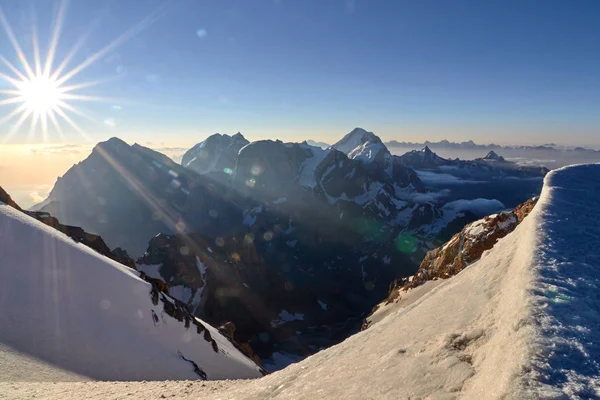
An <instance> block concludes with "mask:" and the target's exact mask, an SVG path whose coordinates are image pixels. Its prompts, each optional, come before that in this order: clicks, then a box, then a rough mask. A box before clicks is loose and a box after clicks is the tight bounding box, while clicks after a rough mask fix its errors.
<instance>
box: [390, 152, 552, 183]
mask: <svg viewBox="0 0 600 400" xmlns="http://www.w3.org/2000/svg"><path fill="white" fill-rule="evenodd" d="M399 160H400V162H401V163H402V164H403V165H405V166H407V167H409V168H412V169H415V170H425V171H437V172H440V173H445V174H450V175H455V176H459V177H470V178H478V179H495V178H502V177H519V178H528V177H531V178H535V177H544V176H545V175H546V174H547V173H548V172H549V170H548V169H547V168H545V167H539V166H523V165H519V164H517V163H514V162H511V161H507V160H506V159H504V157H502V156H500V155H498V153H496V152H495V151H493V150H491V151H489V152H488V153H487V155H486V156H485V157H481V158H476V159H474V160H461V159H458V158H456V159H454V160H451V159H446V158H443V157H440V156H438V155H437V154H435V153H434V152H433V151H431V149H430V148H429V147H428V146H425V147H424V148H423V149H422V150H413V151H410V152H408V153H406V154H404V155H402V156H399Z"/></svg>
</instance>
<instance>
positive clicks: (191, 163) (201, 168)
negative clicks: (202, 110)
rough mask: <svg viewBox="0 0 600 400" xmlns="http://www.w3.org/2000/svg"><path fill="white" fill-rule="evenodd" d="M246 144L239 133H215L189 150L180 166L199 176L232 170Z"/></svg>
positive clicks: (246, 141)
mask: <svg viewBox="0 0 600 400" xmlns="http://www.w3.org/2000/svg"><path fill="white" fill-rule="evenodd" d="M248 143H249V142H248V140H246V138H245V137H244V136H243V135H242V134H241V133H240V132H238V133H236V134H235V135H232V136H229V135H222V134H220V133H215V134H214V135H211V136H209V137H208V138H206V139H205V140H204V141H202V142H200V143H198V144H196V145H195V146H194V147H192V148H191V149H189V150H188V151H187V152H186V153H185V154H184V155H183V158H182V160H181V164H182V165H183V166H184V167H187V168H190V169H192V170H194V171H195V172H198V173H200V174H206V173H209V172H215V171H223V170H225V169H229V170H233V168H234V167H235V159H236V157H237V154H238V152H239V151H240V149H241V148H242V147H244V146H245V145H247V144H248Z"/></svg>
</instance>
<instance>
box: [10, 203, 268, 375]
mask: <svg viewBox="0 0 600 400" xmlns="http://www.w3.org/2000/svg"><path fill="white" fill-rule="evenodd" d="M0 277H2V279H1V280H0V358H1V359H2V360H3V361H2V362H0V366H1V367H2V368H3V369H4V368H6V369H11V372H10V375H11V376H13V377H14V376H23V377H27V379H30V378H31V377H32V376H36V375H37V374H38V373H40V368H42V367H40V365H42V364H43V365H44V366H47V364H52V365H54V366H56V367H58V368H57V371H55V372H56V373H57V374H60V373H61V372H60V371H61V370H62V371H71V372H73V373H75V374H78V375H82V376H85V377H88V378H92V379H100V380H165V379H200V378H201V377H202V378H206V379H227V378H254V377H258V376H261V374H260V372H259V367H258V366H256V365H255V364H254V363H253V362H252V361H251V360H249V359H248V358H247V357H245V356H244V355H242V353H240V352H239V351H238V350H237V349H236V348H235V347H234V346H233V345H232V344H231V343H230V342H229V341H228V339H226V338H225V337H223V336H221V335H220V334H219V333H218V332H217V331H216V329H214V328H212V327H210V326H209V325H208V324H205V323H203V322H201V321H199V320H197V321H195V322H194V321H191V320H190V323H191V325H190V324H188V326H189V328H186V327H185V325H184V322H180V321H178V320H176V319H175V318H173V317H171V316H170V314H169V312H168V309H171V310H172V309H175V307H174V305H173V303H172V300H170V299H169V298H168V297H166V296H164V295H163V294H162V293H155V296H156V297H155V299H153V298H152V296H151V295H150V293H151V285H150V284H149V283H147V282H145V281H143V280H141V279H140V278H138V277H137V276H136V273H135V272H134V271H133V270H130V269H128V268H127V267H125V266H122V265H121V264H118V263H116V262H113V261H112V260H109V259H108V258H105V257H103V256H101V255H99V254H98V253H96V252H94V251H93V250H91V249H90V248H88V247H86V246H84V245H82V244H77V243H75V242H74V241H73V240H71V239H70V238H69V237H67V236H65V235H63V234H62V233H60V232H58V231H56V230H54V229H52V228H50V227H48V226H46V225H44V224H42V223H40V222H38V221H36V220H34V219H32V218H30V217H28V216H26V215H24V214H23V213H21V212H19V211H17V210H15V209H13V208H11V207H9V206H6V205H3V204H1V205H0ZM201 327H202V328H201ZM184 357H185V359H187V360H189V361H186V360H185V359H184ZM19 358H25V359H27V360H30V359H33V360H35V359H39V360H40V362H36V361H32V362H23V363H20V362H15V361H14V360H17V359H19ZM10 360H13V361H10ZM194 363H196V365H197V367H198V368H195V366H194ZM15 364H16V365H19V366H20V367H21V368H22V371H20V374H16V373H15V370H14V366H15ZM11 366H12V367H11ZM42 369H44V370H45V367H44V368H42ZM48 373H49V372H47V371H46V372H44V374H46V375H47V374H48ZM203 374H205V376H203ZM0 376H3V377H4V378H6V377H7V376H9V373H8V371H0ZM6 379H7V378H6Z"/></svg>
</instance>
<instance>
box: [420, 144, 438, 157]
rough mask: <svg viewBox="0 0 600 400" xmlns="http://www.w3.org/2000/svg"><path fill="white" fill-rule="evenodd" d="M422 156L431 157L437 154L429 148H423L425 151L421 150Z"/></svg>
mask: <svg viewBox="0 0 600 400" xmlns="http://www.w3.org/2000/svg"><path fill="white" fill-rule="evenodd" d="M421 154H422V155H423V156H429V155H431V154H434V155H435V153H434V152H433V151H431V149H430V148H429V146H425V147H423V149H421Z"/></svg>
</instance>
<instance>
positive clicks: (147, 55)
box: [0, 0, 600, 146]
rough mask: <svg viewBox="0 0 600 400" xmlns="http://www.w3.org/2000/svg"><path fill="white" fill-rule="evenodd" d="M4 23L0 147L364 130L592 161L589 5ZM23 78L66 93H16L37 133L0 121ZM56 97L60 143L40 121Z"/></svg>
mask: <svg viewBox="0 0 600 400" xmlns="http://www.w3.org/2000/svg"><path fill="white" fill-rule="evenodd" d="M1 11H2V17H3V18H2V21H1V22H2V25H3V27H4V31H5V32H4V35H6V36H5V37H7V38H8V39H11V40H12V39H14V40H12V41H11V40H5V41H3V42H2V43H0V54H2V56H3V60H2V61H3V64H2V65H1V67H0V72H1V73H2V75H1V76H0V78H2V79H0V81H2V86H3V87H2V88H0V89H3V90H2V92H3V93H4V95H5V97H6V98H5V99H4V100H3V102H2V108H1V109H0V111H1V112H5V113H6V114H5V115H4V117H1V119H0V120H1V121H2V124H0V141H2V142H4V143H21V144H22V143H77V144H80V143H87V144H93V143H96V142H99V141H101V140H103V139H106V138H108V137H112V136H118V137H122V138H124V139H125V140H127V141H135V142H139V143H142V142H144V141H151V142H165V143H171V144H173V143H193V142H198V139H197V138H198V137H199V136H202V137H205V136H208V135H209V134H212V133H213V132H230V133H235V132H237V131H242V132H245V136H246V137H247V138H248V139H249V140H252V141H254V140H258V139H267V138H271V139H275V138H276V139H281V140H283V141H301V140H302V139H306V138H311V139H313V140H316V141H324V142H327V143H332V142H335V141H336V140H337V138H339V133H340V132H344V131H347V130H348V128H347V127H349V126H367V127H368V128H365V129H367V130H370V131H373V132H375V133H376V134H378V135H379V136H380V137H381V138H382V139H383V140H384V141H389V140H398V141H411V142H423V141H425V140H430V141H439V140H442V139H444V138H445V139H448V140H451V141H457V142H461V141H467V140H470V139H472V140H474V141H475V142H480V143H499V144H517V145H519V144H523V145H532V144H542V143H549V142H553V143H558V144H563V145H586V146H600V135H598V132H599V127H600V117H599V115H600V113H598V107H597V105H598V104H600V80H599V79H598V75H599V74H598V72H597V71H598V70H600V52H598V51H597V50H598V47H599V44H600V28H599V27H598V26H597V24H596V18H595V16H597V15H598V13H599V12H600V5H598V3H596V2H589V1H582V2H570V3H560V2H555V3H553V4H552V6H548V3H547V2H543V1H532V2H528V3H526V4H523V3H522V2H519V1H509V2H504V3H503V4H502V6H496V5H490V4H481V3H480V2H476V1H472V0H462V1H459V2H456V3H453V4H446V3H443V2H442V3H436V4H435V7H430V6H429V5H428V4H425V3H415V2H395V1H383V2H378V3H372V2H366V1H359V0H339V1H332V2H328V3H322V2H317V1H307V2H302V3H293V2H288V1H282V0H279V1H263V2H259V3H258V4H254V5H249V4H247V3H245V2H241V1H234V2H231V3H227V4H225V3H221V2H216V3H213V2H203V3H193V2H191V1H184V2H178V3H172V2H168V3H164V2H163V1H159V0H152V1H141V0H135V1H131V2H127V3H115V4H88V3H85V4H84V3H78V2H71V3H68V4H67V3H65V2H54V3H53V2H46V1H42V0H28V1H24V2H19V3H15V4H11V5H9V6H5V7H3V8H2V9H1ZM100 26H102V29H100ZM57 28H60V29H57ZM32 29H33V31H32ZM164 32H168V34H167V35H165V34H164ZM54 33H58V34H57V35H54ZM15 43H16V44H15ZM17 50H19V51H22V57H21V56H20V55H19V51H17ZM48 56H51V57H50V60H48ZM63 62H65V65H64V68H62V69H61V66H59V64H61V63H63ZM37 64H40V68H39V70H40V71H41V70H44V72H46V67H47V69H48V75H52V74H53V73H54V74H55V75H56V80H57V81H59V83H60V84H58V85H57V87H58V89H60V90H62V89H63V88H68V91H67V92H65V93H58V94H53V93H51V94H52V96H54V97H56V98H57V99H54V98H53V99H42V100H41V101H40V99H36V98H32V96H31V95H32V93H29V92H25V95H24V96H23V93H24V92H23V90H25V89H22V88H21V89H19V90H18V91H17V92H19V95H20V96H22V97H23V99H22V101H23V102H24V103H25V105H26V106H28V107H29V108H30V109H31V108H32V107H33V108H35V107H37V108H39V110H34V111H35V112H37V111H43V112H42V113H41V114H40V116H43V117H44V118H40V119H47V121H45V124H46V125H47V126H46V127H42V126H41V125H42V124H44V122H43V121H42V122H40V123H37V121H36V122H34V121H32V120H33V119H34V117H32V116H31V115H30V116H29V117H27V118H24V120H23V121H21V120H20V119H19V113H16V114H14V115H13V116H12V118H8V119H7V120H4V119H5V118H6V117H7V114H8V113H10V112H11V110H14V109H15V101H14V97H11V96H15V94H14V93H8V92H14V91H13V90H10V89H9V88H10V86H11V81H10V79H16V80H17V81H18V80H19V79H20V78H19V75H18V73H20V74H27V73H28V68H29V69H30V70H31V71H32V72H33V70H36V69H37V67H36V65H37ZM27 65H29V67H28V66H27ZM15 71H16V72H15ZM7 77H8V78H7ZM63 79H64V81H65V82H64V83H62V80H63ZM13 83H14V82H13ZM16 83H18V82H16ZM44 85H45V87H44V90H45V94H46V95H48V93H47V92H48V91H50V92H52V91H53V90H54V87H53V85H54V83H52V84H50V85H47V84H44ZM46 86H50V87H46ZM34 89H36V90H37V89H39V88H34ZM27 90H30V89H27ZM65 90H66V89H65ZM56 100H60V101H61V102H62V104H61V105H60V106H59V107H58V108H59V109H60V110H57V111H56V112H55V113H54V114H55V115H54V116H55V117H57V120H58V121H57V122H58V123H57V124H56V125H58V127H59V128H60V129H57V128H56V126H55V124H54V121H52V120H51V119H50V118H46V115H44V114H45V113H46V112H48V111H49V110H51V109H52V106H54V105H55V104H51V103H55V102H56ZM46 103H48V104H46ZM17 105H18V102H17ZM59 111H60V112H62V113H64V114H65V115H66V116H67V117H66V118H65V117H63V116H62V114H59ZM35 112H34V114H35ZM0 115H1V114H0ZM50 117H52V116H50ZM67 118H68V119H67ZM69 120H70V121H69ZM71 122H72V123H73V124H72V123H71ZM30 123H31V124H30ZM36 124H37V125H36ZM29 125H31V126H33V129H32V128H31V127H30V126H29ZM34 125H36V126H34ZM15 126H16V127H17V128H16V129H15Z"/></svg>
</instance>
